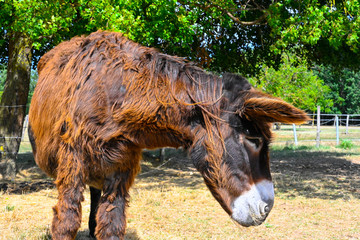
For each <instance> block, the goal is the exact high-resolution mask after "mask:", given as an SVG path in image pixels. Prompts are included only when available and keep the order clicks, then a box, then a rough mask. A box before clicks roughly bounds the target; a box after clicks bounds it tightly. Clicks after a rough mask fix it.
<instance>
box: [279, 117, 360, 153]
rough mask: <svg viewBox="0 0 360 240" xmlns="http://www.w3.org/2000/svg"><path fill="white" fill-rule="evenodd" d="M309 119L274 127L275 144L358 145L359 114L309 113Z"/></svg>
mask: <svg viewBox="0 0 360 240" xmlns="http://www.w3.org/2000/svg"><path fill="white" fill-rule="evenodd" d="M309 116H310V117H311V119H312V120H311V121H309V122H308V123H307V124H303V125H301V126H295V125H282V126H281V127H280V129H274V131H273V132H274V135H275V141H274V143H275V144H276V143H277V144H284V143H285V144H287V145H289V144H294V145H299V144H300V145H316V146H319V145H339V144H342V143H343V142H347V143H350V144H355V145H360V114H320V115H319V116H318V115H317V114H309Z"/></svg>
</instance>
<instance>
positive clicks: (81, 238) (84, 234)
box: [75, 228, 140, 240]
mask: <svg viewBox="0 0 360 240" xmlns="http://www.w3.org/2000/svg"><path fill="white" fill-rule="evenodd" d="M75 240H95V239H94V238H91V237H90V236H89V230H85V231H79V232H78V233H77V235H76V238H75ZM125 240H140V238H139V236H138V235H137V232H136V230H135V229H131V228H130V229H127V230H126V234H125Z"/></svg>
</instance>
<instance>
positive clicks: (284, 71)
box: [250, 54, 333, 112]
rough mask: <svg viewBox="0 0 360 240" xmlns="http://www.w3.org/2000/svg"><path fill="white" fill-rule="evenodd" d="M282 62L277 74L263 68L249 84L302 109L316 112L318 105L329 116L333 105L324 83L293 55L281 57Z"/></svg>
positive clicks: (272, 70) (270, 68)
mask: <svg viewBox="0 0 360 240" xmlns="http://www.w3.org/2000/svg"><path fill="white" fill-rule="evenodd" d="M281 60H282V61H281V64H280V66H279V69H278V70H276V69H274V68H273V67H268V66H266V65H264V66H262V69H261V73H260V74H259V75H258V77H256V78H250V82H251V83H252V84H253V85H254V86H255V87H256V88H259V89H260V90H262V91H264V92H267V93H269V94H272V95H274V96H276V97H280V98H282V99H284V100H285V101H287V102H289V103H292V104H294V105H295V106H297V107H299V108H301V109H305V110H308V111H312V112H315V111H316V108H317V106H318V105H320V106H321V108H322V110H323V111H326V112H329V111H330V107H331V106H332V105H333V101H332V100H331V99H332V98H327V96H328V95H329V93H330V88H329V87H328V86H326V85H325V84H324V81H323V80H322V79H320V78H319V77H318V76H317V75H315V74H314V72H313V71H312V70H308V68H307V66H306V63H305V62H304V61H301V60H300V59H296V56H294V55H292V54H290V55H288V54H283V55H282V58H281Z"/></svg>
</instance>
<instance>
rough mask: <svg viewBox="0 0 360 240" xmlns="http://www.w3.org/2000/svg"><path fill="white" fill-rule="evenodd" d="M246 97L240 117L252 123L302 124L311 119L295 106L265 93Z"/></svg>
mask: <svg viewBox="0 0 360 240" xmlns="http://www.w3.org/2000/svg"><path fill="white" fill-rule="evenodd" d="M247 95H248V96H246V97H245V101H244V105H243V109H242V110H241V111H240V115H244V116H245V117H246V118H248V119H249V120H252V121H265V122H269V123H270V122H281V123H295V124H302V123H304V122H306V121H308V120H310V118H309V117H308V115H307V114H306V113H305V112H304V111H302V110H300V109H298V108H296V107H294V106H293V105H291V104H289V103H287V102H285V101H283V100H281V99H279V98H275V97H272V96H269V95H266V94H264V93H260V92H257V91H252V92H249V94H247Z"/></svg>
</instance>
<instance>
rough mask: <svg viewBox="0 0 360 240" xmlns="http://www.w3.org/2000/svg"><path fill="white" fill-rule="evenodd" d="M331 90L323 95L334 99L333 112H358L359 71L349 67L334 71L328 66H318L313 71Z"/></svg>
mask: <svg viewBox="0 0 360 240" xmlns="http://www.w3.org/2000/svg"><path fill="white" fill-rule="evenodd" d="M314 72H315V73H316V74H317V75H318V76H319V77H320V78H321V79H323V80H324V83H325V84H326V85H327V86H329V87H330V89H331V91H330V92H327V93H325V97H326V98H328V99H333V100H334V106H332V107H331V112H333V113H343V114H360V90H359V89H360V72H359V71H354V70H350V69H346V68H345V69H342V70H341V71H335V70H334V69H333V68H332V67H330V66H318V67H316V71H314Z"/></svg>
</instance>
